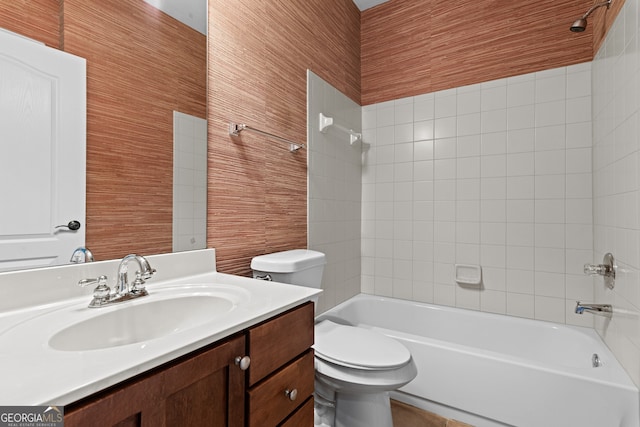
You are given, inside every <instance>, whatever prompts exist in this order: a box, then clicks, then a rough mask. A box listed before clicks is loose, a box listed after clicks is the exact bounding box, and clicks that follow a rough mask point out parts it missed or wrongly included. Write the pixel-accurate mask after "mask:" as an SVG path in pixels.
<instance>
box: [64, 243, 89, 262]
mask: <svg viewBox="0 0 640 427" xmlns="http://www.w3.org/2000/svg"><path fill="white" fill-rule="evenodd" d="M93 261H94V260H93V254H92V253H91V251H90V250H89V248H85V247H84V246H80V247H79V248H77V249H76V250H75V251H73V253H72V254H71V259H70V260H69V262H71V263H74V264H81V263H83V262H93Z"/></svg>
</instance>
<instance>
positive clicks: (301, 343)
mask: <svg viewBox="0 0 640 427" xmlns="http://www.w3.org/2000/svg"><path fill="white" fill-rule="evenodd" d="M248 338H249V341H248V345H249V352H248V353H249V356H251V366H250V367H249V386H253V385H254V384H256V383H257V382H258V381H260V380H261V379H263V378H264V377H266V376H267V375H269V374H270V373H272V372H274V371H275V370H277V369H278V368H280V367H281V366H284V365H285V364H286V363H288V362H289V361H290V360H293V359H294V358H296V357H297V356H298V355H300V354H302V353H304V352H305V351H306V350H307V349H308V348H309V347H311V346H312V345H313V303H312V302H308V303H306V304H304V305H301V306H300V307H298V308H295V309H293V310H291V311H289V312H286V313H284V314H282V315H280V316H278V317H277V318H275V319H273V320H269V321H267V322H266V323H263V324H260V325H258V326H255V327H253V328H251V329H249V333H248Z"/></svg>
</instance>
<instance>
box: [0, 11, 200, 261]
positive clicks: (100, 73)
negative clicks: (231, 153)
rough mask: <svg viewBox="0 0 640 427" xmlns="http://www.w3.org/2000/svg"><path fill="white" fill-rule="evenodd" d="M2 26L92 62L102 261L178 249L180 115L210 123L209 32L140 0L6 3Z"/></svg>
mask: <svg viewBox="0 0 640 427" xmlns="http://www.w3.org/2000/svg"><path fill="white" fill-rule="evenodd" d="M0 26H2V27H5V28H7V29H10V30H13V31H15V32H18V33H21V34H24V35H26V36H28V37H32V38H35V39H38V40H40V41H44V42H45V43H46V44H47V45H50V46H52V47H58V42H59V41H60V46H62V47H64V50H65V51H67V52H69V53H72V54H74V55H78V56H81V57H83V58H86V59H87V193H86V194H87V224H86V227H87V229H86V232H87V234H86V244H87V246H88V247H89V248H90V249H91V250H92V252H93V254H94V256H95V257H96V259H100V260H103V259H112V258H120V257H122V256H124V255H126V254H127V253H132V252H137V253H142V254H155V253H164V252H171V250H172V214H173V212H172V210H173V190H172V189H173V110H177V111H181V112H183V113H186V114H191V115H194V116H197V117H200V118H206V82H207V77H206V68H207V66H206V51H207V49H206V43H207V42H206V36H205V35H203V34H201V33H199V32H197V31H195V30H193V29H191V28H190V27H188V26H186V25H184V24H182V23H180V22H178V21H176V20H175V19H173V18H171V17H169V16H168V15H165V14H164V13H161V12H160V11H158V10H157V9H156V8H154V7H152V6H150V5H149V4H148V3H146V2H144V1H143V0H60V3H59V2H58V0H38V1H22V0H19V1H3V2H1V3H0Z"/></svg>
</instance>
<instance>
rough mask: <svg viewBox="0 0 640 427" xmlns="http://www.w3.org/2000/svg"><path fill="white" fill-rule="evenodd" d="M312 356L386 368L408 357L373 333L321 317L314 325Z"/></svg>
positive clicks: (350, 365) (394, 343)
mask: <svg viewBox="0 0 640 427" xmlns="http://www.w3.org/2000/svg"><path fill="white" fill-rule="evenodd" d="M313 347H314V350H315V355H316V357H318V358H320V359H322V360H325V361H327V362H330V363H333V364H336V365H340V366H344V367H347V368H353V369H363V370H389V369H396V368H399V367H402V366H404V365H406V364H407V363H409V361H410V360H411V353H410V352H409V350H408V349H407V348H406V347H405V346H403V345H402V344H400V343H399V342H397V341H396V340H394V339H392V338H389V337H387V336H385V335H382V334H379V333H377V332H374V331H371V330H368V329H364V328H358V327H354V326H346V325H340V324H337V323H334V322H332V321H330V320H323V321H321V322H319V323H317V324H316V326H315V344H314V346H313Z"/></svg>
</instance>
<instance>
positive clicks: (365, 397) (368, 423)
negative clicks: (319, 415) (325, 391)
mask: <svg viewBox="0 0 640 427" xmlns="http://www.w3.org/2000/svg"><path fill="white" fill-rule="evenodd" d="M335 427H393V420H392V419H391V403H390V400H389V392H381V393H371V394H350V393H341V392H338V393H336V416H335Z"/></svg>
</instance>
